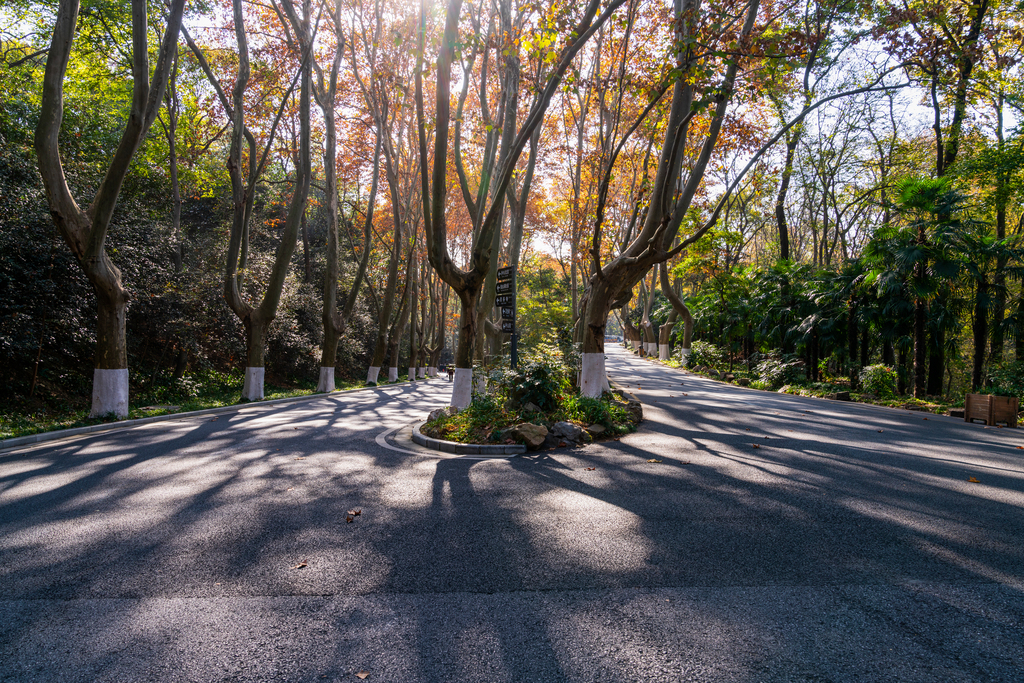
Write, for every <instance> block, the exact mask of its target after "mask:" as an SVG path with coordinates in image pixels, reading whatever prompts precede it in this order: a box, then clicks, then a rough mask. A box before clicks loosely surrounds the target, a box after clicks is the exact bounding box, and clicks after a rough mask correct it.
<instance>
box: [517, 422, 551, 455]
mask: <svg viewBox="0 0 1024 683" xmlns="http://www.w3.org/2000/svg"><path fill="white" fill-rule="evenodd" d="M547 435H548V428H547V427H545V426H544V425H535V424H533V423H530V422H523V423H521V424H517V425H516V426H515V427H513V428H512V438H514V439H518V440H520V441H522V442H523V443H525V444H526V447H527V448H529V449H530V450H531V451H533V450H537V449H538V448H540V447H541V446H542V445H543V444H544V437H546V436H547Z"/></svg>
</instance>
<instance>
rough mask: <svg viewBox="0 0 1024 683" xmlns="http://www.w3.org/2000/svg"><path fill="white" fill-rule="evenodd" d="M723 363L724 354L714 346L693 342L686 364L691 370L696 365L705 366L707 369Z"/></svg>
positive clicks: (708, 343)
mask: <svg viewBox="0 0 1024 683" xmlns="http://www.w3.org/2000/svg"><path fill="white" fill-rule="evenodd" d="M724 362H725V353H724V352H723V351H722V349H720V348H718V347H717V346H715V345H714V344H712V343H710V342H705V341H695V342H693V345H692V346H691V347H690V356H689V358H688V359H687V361H686V364H687V365H688V366H689V367H691V368H693V367H696V366H698V365H706V366H708V367H709V368H714V367H718V366H719V365H721V364H722V363H724Z"/></svg>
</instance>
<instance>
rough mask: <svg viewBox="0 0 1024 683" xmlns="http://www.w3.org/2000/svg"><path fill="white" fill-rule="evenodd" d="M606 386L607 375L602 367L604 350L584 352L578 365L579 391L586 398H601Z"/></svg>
mask: <svg viewBox="0 0 1024 683" xmlns="http://www.w3.org/2000/svg"><path fill="white" fill-rule="evenodd" d="M607 388H608V375H607V373H606V372H605V369H604V352H601V353H584V354H583V359H582V363H581V365H580V393H581V394H583V395H584V396H586V397H588V398H601V392H603V391H606V390H607Z"/></svg>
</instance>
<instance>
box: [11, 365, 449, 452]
mask: <svg viewBox="0 0 1024 683" xmlns="http://www.w3.org/2000/svg"><path fill="white" fill-rule="evenodd" d="M428 379H430V378H429V377H428V378H424V379H421V380H416V381H417V382H424V381H426V380H428ZM401 384H408V382H402V383H401ZM395 386H399V384H381V385H378V386H372V387H355V388H354V389H340V390H335V391H332V392H331V393H329V394H323V393H321V394H307V395H305V396H290V397H288V398H275V399H272V400H270V401H249V402H248V403H236V404H235V405H230V406H221V407H220V408H206V409H204V410H192V411H189V412H185V413H168V414H166V415H154V416H153V417H139V418H135V419H134V420H120V421H118V422H106V423H104V424H98V425H88V426H86V427H74V428H72V429H59V430H57V431H53V432H39V433H38V434H29V435H28V436H17V437H14V438H13V439H0V452H2V451H6V450H9V449H12V448H19V447H21V446H31V445H33V444H37V443H44V442H46V441H56V440H58V439H70V438H72V437H76V436H83V435H87V434H94V433H97V432H112V431H116V430H119V429H131V428H132V427H138V426H140V425H145V424H150V423H152V422H167V421H170V420H181V419H186V418H191V417H202V416H203V415H219V414H221V413H230V412H232V411H239V410H245V409H248V408H260V407H262V406H274V405H280V404H282V403H298V402H300V401H312V400H315V399H318V398H329V397H331V396H336V395H339V394H348V393H351V392H353V391H367V390H375V389H383V388H385V387H395Z"/></svg>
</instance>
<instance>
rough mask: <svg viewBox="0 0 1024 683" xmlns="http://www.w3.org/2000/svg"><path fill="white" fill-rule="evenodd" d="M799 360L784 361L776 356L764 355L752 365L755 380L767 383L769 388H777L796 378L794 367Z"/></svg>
mask: <svg viewBox="0 0 1024 683" xmlns="http://www.w3.org/2000/svg"><path fill="white" fill-rule="evenodd" d="M799 363H800V361H796V360H790V361H785V360H782V359H781V358H779V357H778V356H774V355H768V356H764V357H763V358H762V359H761V360H760V361H758V363H757V365H755V366H754V373H755V374H756V375H757V381H759V382H761V383H764V384H765V385H767V387H768V388H769V389H773V390H774V389H778V388H780V387H781V386H782V385H784V384H787V383H789V382H792V381H793V380H794V379H795V378H796V368H797V365H799Z"/></svg>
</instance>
